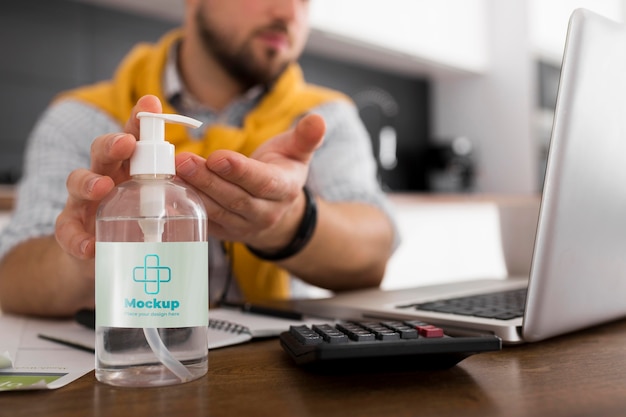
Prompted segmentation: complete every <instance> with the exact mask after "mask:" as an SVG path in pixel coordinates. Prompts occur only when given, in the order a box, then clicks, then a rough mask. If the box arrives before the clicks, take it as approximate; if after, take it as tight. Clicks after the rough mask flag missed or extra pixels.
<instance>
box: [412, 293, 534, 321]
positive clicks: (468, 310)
mask: <svg viewBox="0 0 626 417" xmlns="http://www.w3.org/2000/svg"><path fill="white" fill-rule="evenodd" d="M526 292H527V289H526V288H522V289H519V290H511V291H501V292H494V293H488V294H477V295H471V296H466V297H458V298H449V299H445V300H438V301H432V302H428V303H416V304H408V305H403V306H400V308H415V309H417V310H423V311H434V312H438V313H451V314H460V315H464V316H475V317H483V318H491V319H499V320H510V319H514V318H517V317H522V316H523V315H524V306H525V304H526Z"/></svg>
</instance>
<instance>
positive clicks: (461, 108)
mask: <svg viewBox="0 0 626 417" xmlns="http://www.w3.org/2000/svg"><path fill="white" fill-rule="evenodd" d="M487 13H488V19H487V22H488V23H487V25H488V33H489V35H488V42H489V45H488V49H489V51H490V66H489V70H488V72H487V73H486V74H485V75H482V76H476V77H466V78H462V79H456V80H436V81H435V85H434V89H433V107H432V109H433V114H434V120H433V133H434V135H435V136H436V137H439V138H444V139H447V138H454V137H457V136H467V137H468V138H469V139H470V140H471V141H473V142H474V143H475V145H476V148H475V151H476V158H477V161H478V172H477V178H476V183H477V184H476V191H478V192H486V193H533V192H536V191H537V190H538V173H537V171H538V168H537V151H536V146H535V143H534V136H533V132H532V122H533V108H534V105H535V103H536V100H535V79H534V77H535V75H534V67H533V63H532V61H531V46H530V40H529V36H528V7H527V2H526V0H507V1H502V0H488V1H487Z"/></svg>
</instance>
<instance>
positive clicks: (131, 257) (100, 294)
mask: <svg viewBox="0 0 626 417" xmlns="http://www.w3.org/2000/svg"><path fill="white" fill-rule="evenodd" d="M208 278H209V262H208V243H207V242H154V243H153V242H97V243H96V325H97V326H106V327H134V328H144V327H157V328H161V327H195V326H207V325H208V322H209V317H208V314H209V305H208V303H209V289H208V285H209V284H208Z"/></svg>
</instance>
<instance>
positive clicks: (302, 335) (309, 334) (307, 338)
mask: <svg viewBox="0 0 626 417" xmlns="http://www.w3.org/2000/svg"><path fill="white" fill-rule="evenodd" d="M289 333H291V334H292V335H293V337H295V338H296V339H297V340H298V341H299V342H300V343H302V344H303V345H317V344H319V343H322V342H323V341H324V339H322V336H320V335H319V334H317V333H316V332H314V331H313V330H311V329H310V328H308V327H307V326H305V325H302V326H291V327H290V328H289Z"/></svg>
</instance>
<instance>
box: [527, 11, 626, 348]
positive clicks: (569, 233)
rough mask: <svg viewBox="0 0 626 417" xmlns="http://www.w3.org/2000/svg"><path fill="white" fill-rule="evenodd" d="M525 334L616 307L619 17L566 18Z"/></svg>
mask: <svg viewBox="0 0 626 417" xmlns="http://www.w3.org/2000/svg"><path fill="white" fill-rule="evenodd" d="M539 216H540V220H539V226H538V230H537V237H536V242H535V248H534V255H533V262H532V267H531V280H530V284H529V290H528V296H527V306H526V313H525V317H524V325H523V338H524V340H525V341H529V342H532V341H537V340H542V339H545V338H547V337H551V336H554V335H557V334H562V333H566V332H568V331H573V330H577V329H581V328H584V327H588V326H591V325H593V324H597V323H600V322H604V321H608V320H611V319H615V318H618V317H622V316H625V315H626V26H623V25H619V24H617V23H615V22H612V21H610V20H608V19H606V18H604V17H601V16H599V15H597V14H594V13H592V12H590V11H588V10H583V9H578V10H576V11H575V12H574V13H573V14H572V16H571V19H570V25H569V29H568V36H567V42H566V47H565V52H564V56H563V65H562V70H561V78H560V82H559V92H558V98H557V106H556V112H555V120H554V125H553V130H552V139H551V144H550V151H549V156H548V167H547V172H546V179H545V184H544V190H543V198H542V203H541V210H540V215H539Z"/></svg>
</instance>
